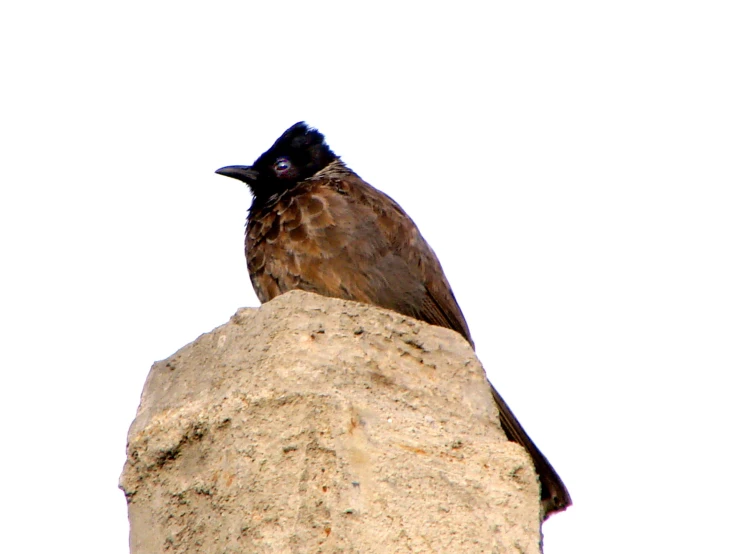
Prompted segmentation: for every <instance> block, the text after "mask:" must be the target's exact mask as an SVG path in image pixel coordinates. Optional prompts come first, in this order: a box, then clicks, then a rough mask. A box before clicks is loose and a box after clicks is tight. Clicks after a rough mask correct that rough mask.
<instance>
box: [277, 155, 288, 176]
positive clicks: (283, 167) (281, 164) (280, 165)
mask: <svg viewBox="0 0 739 554" xmlns="http://www.w3.org/2000/svg"><path fill="white" fill-rule="evenodd" d="M292 167H293V164H291V163H290V160H288V159H287V158H279V159H278V160H277V161H276V162H275V165H274V168H275V171H276V172H277V174H278V175H279V174H281V173H285V172H286V171H290V169H292Z"/></svg>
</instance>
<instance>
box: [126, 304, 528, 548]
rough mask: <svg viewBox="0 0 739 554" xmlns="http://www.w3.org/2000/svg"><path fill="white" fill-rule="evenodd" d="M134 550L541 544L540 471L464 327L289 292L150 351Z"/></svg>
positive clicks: (132, 451)
mask: <svg viewBox="0 0 739 554" xmlns="http://www.w3.org/2000/svg"><path fill="white" fill-rule="evenodd" d="M121 487H122V488H123V490H124V491H125V493H126V497H127V499H128V502H129V518H130V522H131V541H130V542H131V552H132V553H133V554H153V553H159V552H172V553H179V552H183V553H184V552H187V553H193V552H203V553H214V554H215V553H218V554H222V553H236V552H239V553H242V552H296V553H297V552H301V553H302V552H306V553H315V552H347V553H348V552H357V553H375V552H376V553H388V552H455V553H464V552H487V553H490V552H501V553H502V552H523V553H532V554H533V553H538V552H539V542H540V527H539V515H540V514H539V485H538V481H537V477H536V474H535V472H534V469H533V466H532V464H531V461H530V459H529V458H528V456H527V455H526V453H525V452H524V450H523V449H522V448H521V447H519V446H518V445H516V444H514V443H511V442H508V441H507V440H506V438H505V436H504V434H503V432H502V431H501V429H500V426H499V424H498V418H497V412H496V409H495V406H494V403H493V400H492V397H491V394H490V390H489V387H488V384H487V381H486V378H485V375H484V372H483V369H482V367H481V366H480V363H479V362H478V360H477V358H476V357H475V354H474V352H473V351H472V349H471V348H470V347H469V345H468V344H467V343H466V342H465V341H464V339H463V338H462V337H461V336H459V335H458V334H457V333H455V332H453V331H450V330H448V329H442V328H440V327H434V326H430V325H426V324H424V323H421V322H419V321H416V320H413V319H410V318H407V317H404V316H402V315H399V314H396V313H394V312H390V311H386V310H381V309H378V308H374V307H371V306H366V305H363V304H357V303H355V302H348V301H342V300H336V299H330V298H324V297H321V296H316V295H313V294H308V293H304V292H291V293H288V294H285V295H282V296H280V297H278V298H276V299H275V300H273V301H271V302H269V303H267V304H265V305H263V306H262V307H261V308H259V309H242V310H239V311H238V312H237V313H236V315H234V316H233V317H232V318H231V321H230V322H229V323H227V324H226V325H223V326H221V327H218V328H217V329H215V330H214V331H212V332H211V333H207V334H205V335H202V336H201V337H199V338H198V339H197V340H195V341H194V342H193V343H191V344H189V345H187V346H185V347H184V348H182V349H181V350H180V351H179V352H177V353H176V354H174V355H173V356H172V357H170V358H169V359H167V360H164V361H161V362H158V363H156V364H154V366H153V367H152V369H151V372H150V374H149V377H148V379H147V381H146V385H145V387H144V392H143V395H142V398H141V405H140V407H139V410H138V413H137V416H136V420H135V421H134V423H133V425H132V426H131V430H130V432H129V444H128V460H127V462H126V465H125V467H124V471H123V475H122V476H121Z"/></svg>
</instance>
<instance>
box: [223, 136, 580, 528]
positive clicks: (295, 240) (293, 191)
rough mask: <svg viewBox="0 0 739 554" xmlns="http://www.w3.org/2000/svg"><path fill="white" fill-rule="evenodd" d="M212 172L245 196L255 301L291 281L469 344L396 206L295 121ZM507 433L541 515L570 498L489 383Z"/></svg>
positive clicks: (445, 290)
mask: <svg viewBox="0 0 739 554" xmlns="http://www.w3.org/2000/svg"><path fill="white" fill-rule="evenodd" d="M216 173H219V174H221V175H225V176H227V177H233V178H235V179H239V180H241V181H244V182H245V183H246V184H247V185H248V186H249V188H250V189H251V192H252V194H253V195H254V198H253V201H252V205H251V208H250V209H249V217H248V219H247V225H246V259H247V265H248V268H249V276H250V277H251V282H252V285H253V286H254V290H255V291H256V293H257V297H258V298H259V300H260V301H261V302H267V301H269V300H271V299H272V298H274V297H276V296H278V295H280V294H282V293H284V292H287V291H289V290H293V289H300V290H305V291H309V292H314V293H317V294H322V295H324V296H332V297H336V298H344V299H347V300H355V301H358V302H365V303H367V304H374V305H376V306H381V307H383V308H388V309H390V310H394V311H396V312H400V313H401V314H405V315H407V316H410V317H413V318H416V319H420V320H421V321H426V322H428V323H431V324H433V325H439V326H441V327H448V328H450V329H454V330H455V331H457V332H459V333H460V334H461V335H462V336H463V337H464V338H465V339H467V341H469V343H470V344H471V345H473V347H474V344H473V343H472V337H471V335H470V331H469V328H468V327H467V322H466V321H465V319H464V316H463V315H462V311H461V310H460V309H459V305H458V304H457V301H456V299H455V298H454V293H453V292H452V288H451V287H450V286H449V282H448V281H447V279H446V277H445V275H444V271H443V270H442V268H441V264H440V263H439V260H438V259H437V258H436V255H435V254H434V251H433V250H432V249H431V247H430V246H429V245H428V244H427V243H426V241H425V240H424V239H423V237H422V236H421V233H420V232H419V231H418V228H417V227H416V225H415V224H414V223H413V221H412V220H411V218H410V217H408V215H407V214H406V213H405V212H404V211H403V209H402V208H401V207H400V206H399V205H398V204H397V203H396V202H395V201H394V200H392V199H391V198H390V197H389V196H387V195H385V194H383V193H382V192H380V191H378V190H377V189H375V188H374V187H372V186H370V185H369V184H368V183H365V182H364V181H363V180H362V179H361V178H360V177H359V176H358V175H357V174H356V173H354V172H353V171H352V170H351V169H349V168H348V167H346V165H344V163H343V162H342V161H341V159H339V157H338V156H336V155H335V154H334V153H333V152H332V151H331V149H330V148H329V147H328V145H327V144H326V143H325V142H324V139H323V135H322V134H321V133H319V132H318V131H316V130H315V129H311V128H309V127H308V126H307V125H306V124H305V123H302V122H301V123H296V124H295V125H293V126H292V127H290V128H289V129H288V130H287V131H285V132H284V133H283V135H282V136H281V137H280V138H279V139H277V142H275V143H274V145H272V147H271V148H270V149H269V150H267V151H266V152H265V153H264V154H262V155H261V156H260V157H259V159H257V161H256V162H254V164H253V165H252V166H229V167H223V168H221V169H219V170H218V171H217V172H216ZM491 390H492V394H493V397H494V398H495V402H496V404H497V405H498V409H499V411H500V421H501V426H502V427H503V430H504V431H505V433H506V435H507V436H508V438H509V440H512V441H515V442H517V443H519V444H521V445H522V446H524V447H525V448H526V450H527V451H528V452H529V454H530V455H531V457H532V459H533V461H534V465H535V466H536V470H537V472H538V474H539V480H540V482H541V501H542V508H543V512H544V517H545V518H546V517H548V516H549V515H551V514H552V513H555V512H558V511H560V510H564V509H565V508H567V506H569V505H570V504H571V500H570V495H569V493H568V492H567V489H566V487H565V486H564V483H562V480H561V479H560V478H559V476H558V475H557V472H556V471H554V468H553V467H552V466H551V465H550V464H549V462H548V461H547V459H546V458H545V457H544V455H543V454H542V453H541V452H540V451H539V449H538V448H537V447H536V445H535V444H534V443H533V442H532V440H531V439H530V438H529V437H528V435H527V434H526V432H525V431H524V430H523V428H522V427H521V424H520V423H519V422H518V420H517V419H516V417H515V416H514V415H513V413H512V412H511V410H510V409H509V408H508V406H507V405H506V403H505V402H504V401H503V399H502V398H501V396H500V395H499V394H498V392H497V391H496V390H495V388H494V387H493V386H492V384H491Z"/></svg>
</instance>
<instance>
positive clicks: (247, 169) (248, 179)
mask: <svg viewBox="0 0 739 554" xmlns="http://www.w3.org/2000/svg"><path fill="white" fill-rule="evenodd" d="M216 173H218V175H225V176H226V177H232V178H234V179H238V180H239V181H244V182H245V183H246V184H249V183H253V182H254V181H256V180H257V179H259V172H258V171H257V170H256V169H252V168H251V166H248V165H229V166H226V167H222V168H221V169H218V170H216Z"/></svg>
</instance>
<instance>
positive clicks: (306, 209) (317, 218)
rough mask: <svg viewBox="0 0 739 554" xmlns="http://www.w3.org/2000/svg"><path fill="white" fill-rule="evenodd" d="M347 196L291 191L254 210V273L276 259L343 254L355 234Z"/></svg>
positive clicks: (250, 231) (249, 239)
mask: <svg viewBox="0 0 739 554" xmlns="http://www.w3.org/2000/svg"><path fill="white" fill-rule="evenodd" d="M348 212H349V207H348V204H347V201H346V200H345V199H344V198H343V195H342V194H341V193H339V192H336V191H334V190H333V189H330V188H325V187H323V188H321V187H306V188H304V189H301V190H296V191H290V193H287V194H283V195H281V196H280V197H279V198H277V199H276V200H275V201H273V202H271V203H268V204H267V205H265V206H263V207H260V208H259V209H256V210H253V211H252V212H251V213H250V214H249V220H248V223H247V227H246V253H247V260H248V263H249V269H250V271H255V270H258V269H260V268H262V267H264V266H265V265H268V264H269V263H270V261H271V260H274V259H275V257H277V258H280V257H282V256H287V257H288V258H293V257H300V258H306V257H315V258H326V257H333V256H337V255H339V254H340V252H341V250H342V249H345V248H346V247H347V246H348V244H349V241H350V240H351V235H352V217H351V214H350V213H348Z"/></svg>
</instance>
